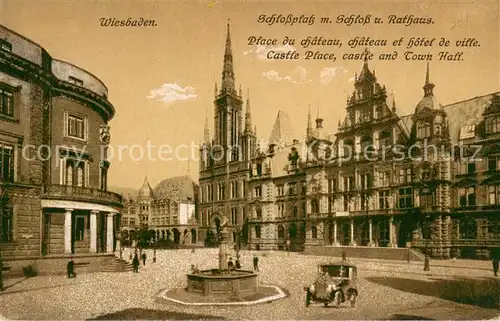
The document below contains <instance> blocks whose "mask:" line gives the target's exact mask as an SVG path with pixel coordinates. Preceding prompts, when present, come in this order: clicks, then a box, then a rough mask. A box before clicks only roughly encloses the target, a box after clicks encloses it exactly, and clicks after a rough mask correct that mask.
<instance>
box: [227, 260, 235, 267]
mask: <svg viewBox="0 0 500 321" xmlns="http://www.w3.org/2000/svg"><path fill="white" fill-rule="evenodd" d="M227 268H228V269H229V270H232V269H233V268H234V263H233V258H232V257H230V258H229V262H227Z"/></svg>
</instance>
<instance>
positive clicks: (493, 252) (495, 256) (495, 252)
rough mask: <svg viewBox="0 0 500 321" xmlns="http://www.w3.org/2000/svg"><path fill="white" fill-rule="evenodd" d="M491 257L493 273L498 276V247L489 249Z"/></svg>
mask: <svg viewBox="0 0 500 321" xmlns="http://www.w3.org/2000/svg"><path fill="white" fill-rule="evenodd" d="M491 259H492V263H493V274H494V275H495V276H498V263H499V261H500V248H493V249H491Z"/></svg>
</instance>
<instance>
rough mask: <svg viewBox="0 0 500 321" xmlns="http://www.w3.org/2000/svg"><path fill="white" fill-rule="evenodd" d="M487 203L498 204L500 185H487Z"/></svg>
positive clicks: (499, 202) (499, 201)
mask: <svg viewBox="0 0 500 321" xmlns="http://www.w3.org/2000/svg"><path fill="white" fill-rule="evenodd" d="M488 204H489V205H496V204H500V186H488Z"/></svg>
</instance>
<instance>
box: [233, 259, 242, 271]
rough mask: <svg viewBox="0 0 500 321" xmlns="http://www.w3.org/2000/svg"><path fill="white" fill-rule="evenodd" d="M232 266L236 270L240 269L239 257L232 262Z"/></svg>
mask: <svg viewBox="0 0 500 321" xmlns="http://www.w3.org/2000/svg"><path fill="white" fill-rule="evenodd" d="M234 267H235V268H236V270H239V269H241V264H240V259H236V262H234Z"/></svg>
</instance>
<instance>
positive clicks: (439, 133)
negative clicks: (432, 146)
mask: <svg viewBox="0 0 500 321" xmlns="http://www.w3.org/2000/svg"><path fill="white" fill-rule="evenodd" d="M441 128H442V127H441V125H436V131H435V134H436V136H441V134H442V131H441Z"/></svg>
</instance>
